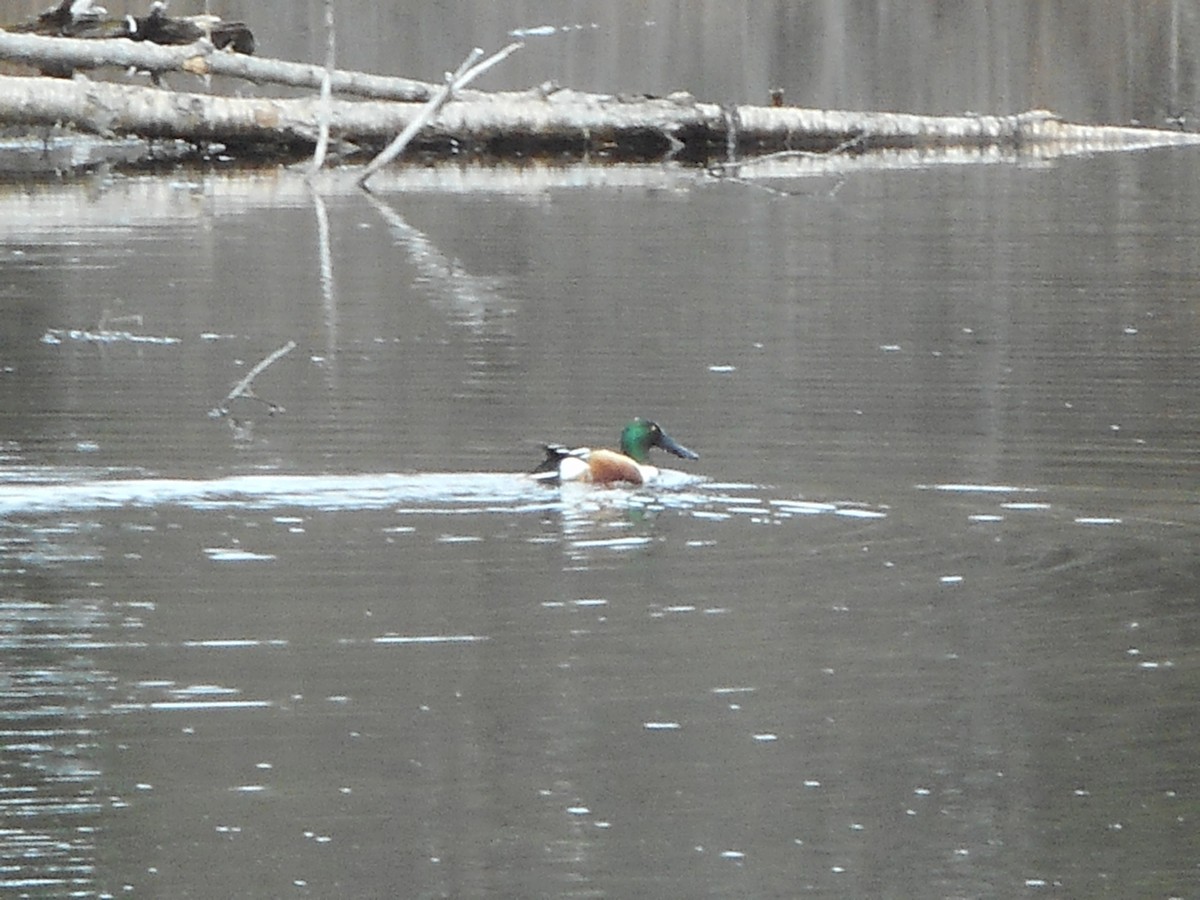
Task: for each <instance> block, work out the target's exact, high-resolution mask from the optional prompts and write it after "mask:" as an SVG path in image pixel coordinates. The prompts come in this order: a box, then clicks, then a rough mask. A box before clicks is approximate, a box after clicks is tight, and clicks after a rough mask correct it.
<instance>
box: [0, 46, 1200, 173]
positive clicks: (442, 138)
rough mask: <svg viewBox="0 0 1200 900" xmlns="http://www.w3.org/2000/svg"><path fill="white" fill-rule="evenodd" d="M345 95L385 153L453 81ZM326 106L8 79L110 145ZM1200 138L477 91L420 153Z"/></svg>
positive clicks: (239, 134) (27, 51)
mask: <svg viewBox="0 0 1200 900" xmlns="http://www.w3.org/2000/svg"><path fill="white" fill-rule="evenodd" d="M0 58H6V59H11V60H19V61H25V62H30V63H34V64H38V63H44V62H46V61H47V60H51V61H53V62H54V63H55V64H58V65H66V66H69V67H73V68H82V67H89V66H102V65H116V66H122V67H134V68H138V69H144V70H149V71H152V72H156V73H165V72H170V71H180V70H182V71H187V72H192V73H194V74H215V75H217V74H219V75H231V76H237V77H243V78H248V79H251V80H254V81H258V82H275V83H286V84H290V85H300V86H304V87H309V88H313V89H315V88H317V87H318V86H319V85H320V83H321V79H322V76H323V75H324V73H325V70H324V69H323V68H321V67H317V66H306V65H298V64H295V63H287V62H282V61H279V60H269V59H261V58H255V57H247V56H242V55H238V54H231V53H221V52H215V51H214V49H213V47H212V45H211V44H208V43H207V42H204V41H200V42H197V43H196V44H192V45H188V46H183V47H165V46H157V45H153V44H139V43H134V42H132V41H129V40H125V39H115V40H88V41H85V40H71V39H67V38H45V37H39V36H34V35H16V34H11V33H7V32H4V31H0ZM332 87H333V89H334V91H335V92H339V93H342V94H346V93H355V94H359V95H364V94H367V95H371V96H376V97H379V96H383V97H387V98H389V99H390V100H398V101H404V102H383V101H378V100H375V101H354V102H352V101H347V100H337V101H334V102H333V103H332V104H331V106H330V109H329V125H330V130H331V133H332V134H333V135H334V136H335V137H336V138H338V139H340V140H341V141H343V142H346V143H349V144H351V145H358V146H360V147H362V148H363V149H364V150H372V151H373V150H376V149H378V148H379V147H382V146H383V145H384V144H386V143H387V142H388V141H389V140H390V139H391V138H392V137H393V136H394V135H395V134H396V133H398V132H399V131H401V130H403V129H404V128H405V126H407V125H409V124H410V123H411V122H412V121H413V120H414V118H415V117H417V116H418V115H419V114H420V110H421V104H423V103H424V102H425V101H426V100H427V99H428V98H429V96H431V94H432V93H433V92H434V91H435V90H437V89H438V86H434V85H428V84H425V83H423V82H416V81H409V80H407V79H396V78H381V77H378V76H371V75H366V74H363V73H355V72H335V73H334V74H333V77H332ZM319 121H320V106H319V101H318V100H317V98H316V97H312V98H302V99H271V98H233V97H222V96H211V95H207V94H199V93H187V92H173V91H166V90H161V89H159V88H155V87H148V86H136V85H128V84H114V83H109V82H99V81H90V80H88V79H86V78H83V77H82V76H79V75H77V76H76V77H75V79H74V80H70V81H67V80H63V79H52V78H36V77H30V78H23V77H16V76H0V124H7V125H24V126H47V125H50V126H53V125H57V124H65V125H69V126H72V127H74V128H76V129H77V130H83V131H88V132H92V133H95V134H99V135H106V136H107V135H139V136H141V137H147V138H176V139H180V140H184V141H189V142H192V143H197V144H203V143H210V142H213V143H220V144H224V145H226V146H227V147H237V146H239V145H247V144H252V145H257V146H272V145H274V146H286V147H290V148H293V149H294V150H295V151H296V152H302V153H305V154H307V153H309V152H311V150H312V148H313V146H314V145H315V143H316V141H317V138H318V131H319ZM1196 143H1200V135H1197V134H1192V133H1184V132H1176V131H1164V130H1155V129H1145V128H1133V127H1120V126H1088V125H1073V124H1070V123H1066V122H1062V121H1060V120H1059V119H1058V118H1057V117H1055V116H1054V115H1053V114H1051V113H1049V112H1046V111H1039V110H1035V111H1032V112H1028V113H1021V114H1018V115H1010V116H978V115H969V116H919V115H911V114H897V113H883V112H854V111H836V110H816V109H802V108H798V107H759V106H720V105H717V104H712V103H701V102H698V101H696V99H695V98H693V97H692V96H691V95H690V94H687V93H683V92H680V93H677V94H672V95H670V96H668V97H665V98H648V97H633V98H626V97H614V96H607V95H598V94H587V93H580V92H577V91H571V90H555V89H550V88H546V89H539V90H533V91H526V92H516V93H512V92H510V93H495V94H489V93H484V92H480V91H468V90H464V91H462V92H461V93H460V94H458V95H457V96H456V99H455V101H454V102H452V103H450V104H448V105H447V106H446V107H445V108H444V109H443V110H442V111H441V112H440V114H439V115H438V117H437V118H436V119H435V120H434V121H433V123H432V124H430V125H429V126H428V127H426V128H424V129H422V131H421V134H420V137H419V139H418V141H417V142H416V145H417V146H418V147H420V148H422V149H425V150H435V151H441V152H444V153H446V154H447V155H455V156H462V155H471V154H476V155H484V156H492V157H502V158H513V157H516V158H521V157H525V156H531V155H544V156H562V155H569V156H575V157H593V158H601V159H610V160H611V159H616V160H627V161H649V160H661V159H668V158H676V159H680V160H682V161H688V162H695V163H712V162H714V161H717V162H726V163H736V162H740V161H743V160H745V159H746V158H747V157H752V156H755V155H759V154H765V153H773V152H779V151H793V152H810V153H829V152H831V151H845V152H851V153H862V152H868V151H874V150H897V149H920V150H924V149H929V150H934V149H945V148H951V147H965V148H981V147H996V148H999V149H1001V150H1005V151H1013V150H1015V151H1018V152H1024V153H1030V154H1036V155H1044V156H1049V155H1056V154H1061V153H1065V152H1098V151H1107V150H1128V149H1138V148H1145V147H1154V146H1165V145H1186V144H1196Z"/></svg>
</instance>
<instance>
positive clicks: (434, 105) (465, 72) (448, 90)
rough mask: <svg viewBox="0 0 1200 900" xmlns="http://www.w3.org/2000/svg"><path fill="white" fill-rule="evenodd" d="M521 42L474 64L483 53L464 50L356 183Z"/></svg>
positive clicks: (399, 150) (361, 184)
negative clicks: (455, 66) (463, 56)
mask: <svg viewBox="0 0 1200 900" xmlns="http://www.w3.org/2000/svg"><path fill="white" fill-rule="evenodd" d="M523 46H524V44H521V43H519V42H518V43H512V44H509V45H508V46H507V47H505V48H504V49H503V50H500V51H499V52H497V53H495V54H493V55H492V56H490V57H489V58H488V59H485V60H484V61H483V62H481V63H479V64H478V65H476V64H475V61H476V60H477V59H479V57H481V56H483V51H482V50H481V49H480V48H478V47H476V48H475V49H474V50H472V51H471V52H470V53H468V54H467V58H466V59H464V60H463V61H462V65H460V66H459V67H458V69H457V71H455V72H454V74H453V75H450V76H449V77H447V79H446V84H445V85H443V86H442V88H441V89H439V90H438V92H437V93H436V94H434V95H433V97H431V98H430V100H429V102H428V103H426V104H425V106H424V107H423V108H422V109H421V112H420V114H419V115H418V116H417V117H416V118H415V119H413V120H412V121H411V122H410V123H409V124H408V126H407V127H405V129H404V130H403V131H402V132H400V134H398V135H397V136H396V139H395V140H394V141H392V142H391V143H390V144H389V145H388V146H387V147H386V148H385V149H384V150H383V152H382V153H380V154H379V155H378V156H376V157H375V158H374V159H373V160H371V162H370V163H368V164H367V167H366V168H365V169H364V170H363V173H362V174H361V175H359V176H358V181H357V183H358V186H359V187H365V186H366V183H367V180H368V179H369V178H370V177H371V176H372V175H374V174H375V173H376V172H378V171H379V170H380V169H382V168H383V167H384V166H386V165H387V164H388V163H390V162H391V161H392V160H394V159H395V158H396V157H397V156H399V155H400V154H401V153H403V152H404V148H405V147H407V146H408V144H409V142H410V141H412V139H413V138H414V137H416V136H417V133H418V132H419V131H420V130H421V129H422V128H424V127H425V126H426V125H428V124H429V123H430V122H432V121H433V119H434V117H435V116H437V114H438V113H439V112H441V109H442V107H443V106H445V105H446V103H447V102H448V101H449V100H450V98H451V97H453V96H454V92H455V91H457V90H458V89H459V88H461V87H464V86H466V85H467V84H469V83H470V82H471V81H472V80H473V79H474V78H476V77H478V76H479V75H482V74H483V73H484V72H486V71H487V70H488V69H490V68H491V67H492V66H494V65H496V64H497V63H499V62H500V61H502V60H504V59H507V58H508V57H509V56H510V55H511V54H513V53H515V52H516V51H517V50H520V49H521V47H523Z"/></svg>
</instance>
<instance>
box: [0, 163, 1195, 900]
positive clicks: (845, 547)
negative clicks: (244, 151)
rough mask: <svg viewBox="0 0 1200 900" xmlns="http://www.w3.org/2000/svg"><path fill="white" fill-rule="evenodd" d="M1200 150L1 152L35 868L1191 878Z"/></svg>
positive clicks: (5, 635)
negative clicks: (627, 458) (191, 161)
mask: <svg viewBox="0 0 1200 900" xmlns="http://www.w3.org/2000/svg"><path fill="white" fill-rule="evenodd" d="M1193 168H1194V160H1193V159H1192V157H1191V155H1190V154H1185V153H1179V152H1164V153H1144V154H1139V155H1132V156H1127V157H1104V158H1095V159H1081V160H1074V161H1067V162H1063V163H1060V164H1058V165H1054V166H1038V167H1013V166H979V167H969V168H961V167H960V168H947V169H942V168H934V169H930V170H915V171H903V172H885V173H875V174H871V173H861V174H859V175H856V176H853V177H851V178H850V179H849V180H848V181H847V182H846V183H844V184H843V185H842V186H841V188H840V190H838V191H836V193H833V194H831V193H830V192H829V191H828V190H827V189H826V188H827V187H828V185H827V184H826V183H825V182H823V181H821V180H820V179H816V180H813V181H811V182H804V183H803V184H801V185H799V187H800V188H801V190H799V191H798V192H797V193H796V194H794V195H793V196H788V197H784V196H780V195H773V194H768V193H765V192H761V191H756V190H753V189H750V188H748V187H746V186H744V185H733V184H719V183H709V182H706V181H704V180H703V178H702V177H700V178H695V177H691V176H688V177H685V178H681V179H680V180H679V181H678V182H676V183H675V184H674V186H673V187H671V188H670V189H666V190H664V189H662V188H661V187H659V188H639V187H636V186H628V187H624V188H604V187H589V188H586V189H582V188H572V187H570V186H568V185H566V184H565V183H563V182H562V181H561V180H559V181H557V182H555V183H557V184H558V186H557V187H555V186H550V187H540V188H537V189H533V190H528V191H526V190H521V189H517V188H514V187H513V181H512V180H511V179H507V178H504V177H501V176H500V175H499V174H493V175H492V176H490V177H491V178H492V179H493V183H494V184H495V185H497V187H496V188H495V189H494V190H490V191H489V190H486V189H479V188H478V187H476V188H473V189H472V190H470V191H468V192H462V191H455V190H434V189H429V190H413V189H411V188H410V189H408V190H406V192H404V193H398V192H395V191H386V190H385V191H383V192H381V193H380V194H379V195H377V196H376V197H375V198H373V199H368V198H366V197H364V196H363V195H360V194H358V193H356V192H354V191H352V190H340V189H336V188H334V189H332V190H329V191H327V192H325V193H324V195H323V198H322V199H321V200H319V201H314V200H313V198H312V197H311V196H310V195H309V194H308V193H306V192H305V191H304V190H303V188H302V186H300V185H299V182H298V181H296V180H294V179H292V177H291V176H281V177H278V178H261V177H254V176H229V177H221V176H206V177H193V178H190V179H189V180H186V181H183V180H181V181H179V182H166V181H163V180H159V179H151V178H147V179H121V180H118V181H115V182H113V183H110V184H107V185H104V186H102V187H101V189H100V190H99V191H98V192H95V193H89V188H88V187H87V186H85V185H76V186H64V187H58V188H45V189H39V190H29V191H25V192H20V193H18V192H9V193H8V194H6V195H5V196H4V197H3V198H0V204H3V205H4V206H5V208H6V210H7V211H8V215H7V216H6V217H4V220H5V221H7V222H9V223H11V224H10V225H9V226H6V230H5V231H4V232H3V247H2V249H0V252H2V253H3V269H2V271H3V276H4V282H5V284H4V292H5V298H6V299H5V306H6V308H7V309H8V311H9V316H8V325H7V326H6V328H5V331H4V334H3V338H2V341H3V346H2V350H3V354H4V368H3V375H2V376H0V378H2V380H3V385H4V390H3V393H2V394H0V397H2V398H3V400H2V404H3V405H2V408H0V413H2V417H3V422H4V434H5V443H4V444H3V464H4V471H3V476H2V478H0V517H2V518H0V566H2V584H3V595H2V597H0V630H2V638H0V639H2V641H3V646H4V648H5V653H4V656H3V661H2V663H0V667H2V672H0V677H2V681H3V685H4V692H3V697H4V701H3V710H2V716H3V719H4V725H3V729H2V732H3V752H2V754H0V770H2V771H3V792H4V806H3V816H4V832H3V834H4V838H3V841H2V842H0V844H2V846H3V848H4V849H3V856H4V860H5V865H6V867H7V868H6V869H5V873H6V874H5V876H4V878H5V882H6V883H7V884H8V885H9V886H10V887H14V888H24V889H25V890H26V892H27V893H32V894H46V895H64V894H67V893H70V892H82V893H84V894H87V893H95V894H111V895H116V894H120V893H125V892H127V891H131V892H133V893H135V894H136V893H140V894H151V895H157V896H235V895H242V896H281V895H288V894H292V893H297V894H300V895H311V896H334V895H343V896H344V895H356V896H397V895H404V896H484V895H487V896H534V895H565V894H571V895H588V896H603V895H608V896H778V897H785V896H795V895H801V894H816V895H835V896H895V897H908V896H945V897H966V896H972V897H973V896H1015V895H1022V894H1026V893H1027V894H1030V895H1040V894H1042V893H1048V892H1055V893H1062V894H1064V895H1069V896H1092V895H1096V894H1100V893H1105V892H1109V893H1112V894H1114V895H1117V896H1186V895H1189V894H1190V893H1191V892H1192V891H1193V889H1194V888H1195V887H1196V884H1197V871H1196V866H1197V863H1198V862H1200V860H1198V859H1197V858H1196V855H1195V840H1194V827H1193V826H1194V823H1193V822H1192V821H1191V811H1192V809H1193V808H1194V806H1195V802H1194V801H1195V797H1196V791H1197V779H1196V775H1195V766H1194V755H1195V754H1194V749H1195V740H1196V728H1195V717H1194V709H1195V696H1196V693H1195V681H1196V678H1195V672H1196V662H1197V640H1196V638H1197V635H1196V630H1195V628H1194V620H1195V615H1194V606H1195V601H1196V587H1195V585H1196V583H1197V579H1196V576H1197V574H1198V571H1197V568H1198V567H1197V562H1196V556H1195V547H1196V542H1197V537H1198V530H1200V529H1198V522H1197V516H1196V507H1195V498H1194V472H1195V464H1196V454H1197V451H1196V449H1195V435H1196V433H1197V414H1196V408H1195V403H1194V397H1195V396H1196V395H1197V389H1198V388H1200V385H1198V384H1197V380H1198V378H1200V376H1198V374H1197V373H1198V371H1200V369H1198V368H1197V365H1196V362H1197V348H1198V347H1200V343H1198V340H1197V321H1196V312H1195V309H1196V307H1195V296H1194V287H1195V283H1196V279H1195V274H1194V273H1195V271H1196V263H1197V250H1196V247H1197V246H1200V245H1198V244H1197V240H1196V238H1197V237H1198V235H1197V230H1198V226H1197V223H1196V220H1195V219H1194V217H1193V216H1192V215H1191V210H1192V209H1193V208H1194V203H1195V201H1196V199H1197V198H1196V197H1195V196H1194V191H1193V190H1192V188H1190V187H1189V185H1193V184H1195V183H1197V182H1196V179H1195V178H1194V177H1193V174H1194V173H1193V172H1192V170H1193ZM519 181H520V179H518V182H519ZM500 186H503V187H500ZM793 187H797V186H796V185H793ZM288 340H295V341H296V342H297V344H298V346H297V348H296V349H295V350H294V351H292V352H291V353H289V354H287V355H285V356H284V357H282V358H281V359H280V360H278V361H277V362H276V363H274V364H273V365H272V366H271V367H269V368H268V369H267V370H266V371H264V372H263V373H262V374H261V375H259V377H258V379H257V380H256V381H255V385H254V387H255V389H256V391H257V392H258V394H259V396H260V397H262V398H263V399H264V400H269V401H271V402H273V403H277V404H281V405H282V406H283V408H284V410H283V411H282V412H277V413H276V414H274V415H268V414H267V411H266V407H265V406H264V405H263V404H256V403H253V402H250V401H246V400H239V401H236V402H235V403H234V404H233V405H232V411H233V417H232V418H233V419H236V422H234V423H233V424H234V425H235V427H232V428H231V427H230V419H229V418H212V417H210V415H209V410H210V409H212V408H213V407H215V406H216V405H217V404H218V403H219V402H220V400H221V398H222V397H223V396H224V395H225V393H226V392H227V391H228V389H229V387H230V386H231V385H232V383H233V382H235V381H237V380H238V379H239V378H240V377H241V376H242V375H243V374H245V372H246V371H248V369H249V368H250V366H252V365H253V364H254V363H255V362H257V361H258V360H259V359H262V358H263V357H265V356H266V355H267V354H268V353H270V352H271V351H272V350H274V349H275V348H277V347H280V346H282V345H283V344H284V343H285V342H286V341H288ZM637 414H643V415H652V416H654V417H657V418H658V419H659V420H660V421H661V422H663V424H664V425H665V426H666V427H667V428H668V430H670V431H671V432H672V433H673V434H674V435H675V436H676V437H678V438H679V439H680V440H681V441H683V442H685V443H687V444H688V445H690V446H693V447H695V448H696V449H697V450H699V451H700V453H701V459H700V460H699V461H698V462H696V463H680V464H679V465H678V466H675V467H672V471H671V472H669V473H668V475H667V479H666V481H665V483H664V484H663V485H661V486H659V487H656V488H653V489H645V490H637V491H629V490H608V491H605V490H599V491H596V490H589V489H586V488H584V489H582V490H579V491H566V492H563V491H556V490H547V489H546V488H544V487H542V486H540V485H536V484H533V483H531V482H529V481H528V480H526V479H525V478H524V477H523V476H522V475H521V474H520V473H521V472H522V471H527V470H528V469H529V468H532V466H533V465H534V464H535V463H536V462H537V461H538V460H539V458H540V451H539V449H538V447H537V441H538V440H541V439H547V440H555V439H556V440H565V441H574V442H579V443H585V442H586V443H589V444H592V445H603V444H605V443H611V442H613V441H615V439H616V434H617V432H618V430H619V428H620V426H621V424H622V423H623V422H624V421H625V420H626V419H627V418H629V417H631V416H633V415H637ZM685 469H686V471H685ZM400 886H402V887H400Z"/></svg>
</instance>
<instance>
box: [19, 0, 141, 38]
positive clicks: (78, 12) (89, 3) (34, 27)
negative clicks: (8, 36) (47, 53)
mask: <svg viewBox="0 0 1200 900" xmlns="http://www.w3.org/2000/svg"><path fill="white" fill-rule="evenodd" d="M9 30H10V31H13V32H16V33H19V34H40V35H44V36H47V37H73V38H106V37H123V36H124V32H123V28H122V25H121V22H120V20H119V19H116V18H112V17H110V16H109V15H108V10H107V9H105V8H104V7H103V6H96V5H95V3H94V0H62V2H61V3H59V4H58V5H57V6H52V7H50V8H49V9H48V10H46V11H45V12H43V13H42V14H41V15H39V16H38V17H37V19H35V20H34V21H32V22H22V23H21V24H19V25H14V26H12V27H11V28H10V29H9Z"/></svg>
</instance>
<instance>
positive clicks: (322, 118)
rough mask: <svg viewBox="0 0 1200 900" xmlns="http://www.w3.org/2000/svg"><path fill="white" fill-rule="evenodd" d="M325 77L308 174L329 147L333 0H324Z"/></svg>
mask: <svg viewBox="0 0 1200 900" xmlns="http://www.w3.org/2000/svg"><path fill="white" fill-rule="evenodd" d="M325 34H326V41H327V43H326V45H325V77H324V78H322V79H321V106H320V111H319V113H318V115H317V124H318V128H319V130H318V132H317V146H316V149H315V150H313V158H312V165H311V166H310V167H309V170H308V172H309V175H310V176H312V175H316V174H317V172H319V171H321V166H323V165H324V164H325V153H326V151H327V150H328V149H329V117H330V115H331V109H330V107H331V104H330V99H331V85H332V84H333V67H334V64H335V62H336V55H337V37H336V35H335V33H334V30H333V0H325Z"/></svg>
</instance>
